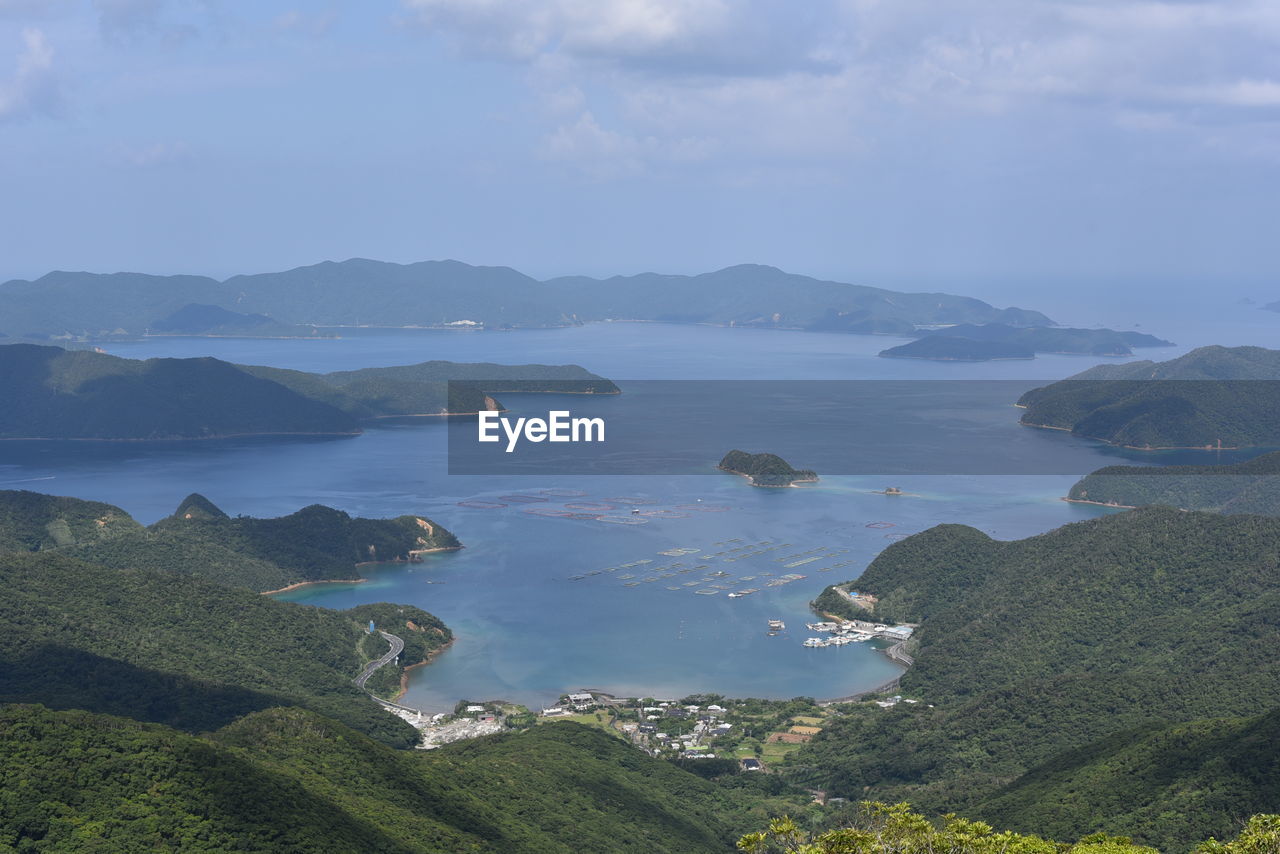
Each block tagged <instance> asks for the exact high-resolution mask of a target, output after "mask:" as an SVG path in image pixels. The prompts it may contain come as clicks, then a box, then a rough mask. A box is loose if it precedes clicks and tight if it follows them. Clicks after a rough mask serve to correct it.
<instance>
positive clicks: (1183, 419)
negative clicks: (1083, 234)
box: [1018, 347, 1280, 449]
mask: <svg viewBox="0 0 1280 854" xmlns="http://www.w3.org/2000/svg"><path fill="white" fill-rule="evenodd" d="M1018 405H1019V406H1022V407H1025V408H1026V410H1027V411H1026V412H1025V413H1023V415H1022V423H1024V424H1028V425H1031V426H1037V427H1056V428H1059V429H1063V430H1070V431H1071V432H1072V433H1074V434H1075V435H1078V436H1084V437H1086V438H1090V439H1099V440H1101V441H1104V442H1108V443H1110V444H1113V445H1123V446H1126V447H1132V448H1148V449H1149V448H1190V447H1195V448H1203V447H1213V446H1221V447H1260V448H1276V447H1280V351H1278V350H1267V349H1264V348H1262V347H1200V348H1198V349H1195V350H1192V351H1191V352H1190V353H1187V354H1186V355H1184V356H1180V357H1179V358H1177V359H1172V360H1170V361H1168V362H1158V363H1157V362H1134V363H1131V364H1127V365H1099V366H1097V367H1094V368H1091V369H1089V370H1087V371H1084V372H1083V373H1080V374H1076V375H1075V376H1073V377H1070V378H1068V379H1065V380H1061V381H1059V382H1056V383H1053V384H1051V385H1048V386H1044V387H1041V388H1037V389H1032V390H1031V391H1029V392H1027V393H1026V394H1024V395H1023V396H1022V398H1021V399H1020V400H1019V401H1018Z"/></svg>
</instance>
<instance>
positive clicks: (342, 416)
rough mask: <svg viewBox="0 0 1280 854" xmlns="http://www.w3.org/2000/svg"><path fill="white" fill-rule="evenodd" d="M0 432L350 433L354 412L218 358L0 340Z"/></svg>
mask: <svg viewBox="0 0 1280 854" xmlns="http://www.w3.org/2000/svg"><path fill="white" fill-rule="evenodd" d="M0 397H3V399H4V400H5V403H6V405H5V406H4V407H3V408H0V439H24V438H41V439H208V438H216V437H223V436H243V435H273V434H284V435H302V434H306V435H352V434H355V433H358V432H360V428H359V425H358V424H357V423H356V421H355V419H354V418H352V417H351V416H350V415H348V414H347V413H345V412H342V411H340V410H338V409H335V408H334V407H333V406H330V405H328V404H326V403H323V402H320V401H316V400H312V399H310V398H307V397H304V396H303V395H300V394H297V393H296V392H293V391H290V390H289V389H287V388H284V387H283V386H281V385H279V384H278V383H274V382H270V381H268V380H264V379H260V378H258V377H254V376H250V375H249V374H247V373H245V372H244V371H242V370H240V369H239V368H237V367H236V366H235V365H232V364H229V363H227V362H222V361H219V360H218V359H211V358H200V359H147V360H146V361H138V360H135V359H121V358H117V357H115V356H108V355H106V354H105V353H94V352H90V351H68V350H63V349H61V348H59V347H40V346H35V345H31V344H12V345H6V346H0Z"/></svg>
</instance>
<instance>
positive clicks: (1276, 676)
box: [794, 508, 1280, 843]
mask: <svg viewBox="0 0 1280 854" xmlns="http://www.w3.org/2000/svg"><path fill="white" fill-rule="evenodd" d="M1277 570H1280V520H1274V519H1267V518H1263V517H1258V516H1219V515H1214V514H1207V513H1184V512H1178V511H1175V510H1171V509H1168V508H1147V509H1144V510H1136V511H1131V512H1129V513H1123V514H1117V515H1114V516H1108V517H1103V518H1099V519H1095V520H1091V521H1088V522H1081V523H1077V524H1073V525H1067V526H1065V527H1063V528H1059V529H1057V530H1055V531H1051V532H1049V533H1046V534H1042V535H1040V536H1036V537H1031V538H1029V539H1025V540H1019V541H1014V542H998V541H995V540H992V539H990V538H988V537H987V536H986V535H984V534H983V533H981V532H979V531H977V530H974V529H972V528H968V527H964V526H957V525H942V526H939V527H936V528H933V529H930V530H929V531H926V532H924V533H922V534H918V535H915V536H913V537H909V538H908V539H906V540H903V541H901V542H899V543H896V544H894V545H892V546H890V547H889V548H888V549H886V550H885V551H884V552H883V553H882V554H881V555H880V556H879V557H878V558H876V560H875V561H873V562H872V564H871V566H870V567H868V569H867V571H866V573H865V574H864V575H863V576H862V577H861V578H860V579H859V580H858V582H857V587H858V590H859V592H860V593H864V594H870V595H871V596H875V597H877V598H878V602H877V604H876V612H875V613H876V616H877V617H878V618H881V619H884V620H886V621H887V620H894V621H910V622H919V623H920V627H919V628H918V629H917V631H916V633H915V636H914V637H913V639H912V642H911V644H912V647H913V649H912V654H913V655H914V657H915V664H914V665H913V666H912V667H911V668H910V669H909V670H907V671H906V672H905V673H904V675H903V677H902V682H901V688H900V689H899V690H900V692H901V693H902V694H903V695H904V696H907V697H911V698H916V699H919V700H921V701H922V702H920V703H917V704H915V705H908V704H899V705H898V706H895V707H894V708H892V709H888V710H884V709H880V708H878V707H875V706H860V707H855V708H854V709H853V710H852V711H851V713H850V714H849V715H847V716H845V717H842V718H839V719H837V720H836V721H834V722H833V723H832V724H831V725H830V726H828V727H827V728H826V729H825V730H824V732H823V733H822V734H821V735H820V736H818V737H817V738H815V739H814V740H813V741H812V742H811V743H810V744H808V745H806V746H805V747H804V748H802V749H801V750H800V751H798V752H797V753H796V754H795V756H794V760H795V762H796V764H797V767H798V769H799V768H801V767H803V768H805V769H808V770H806V771H803V772H801V771H799V770H797V772H796V773H798V774H800V775H801V777H802V778H803V779H809V780H811V781H812V782H815V783H818V784H820V785H824V786H829V787H830V788H832V789H833V790H834V791H835V792H837V793H839V794H842V795H846V796H851V797H862V796H864V793H867V792H869V793H870V794H871V795H872V796H874V797H876V798H881V799H898V798H906V799H909V800H911V801H912V802H913V803H916V804H918V805H920V806H924V807H926V808H927V809H930V810H949V809H961V810H963V809H967V808H969V807H972V806H974V805H975V804H977V803H978V802H980V801H982V800H983V799H984V798H987V797H990V796H992V795H993V794H994V793H995V792H996V791H998V790H999V789H1000V788H1001V787H1002V786H1004V785H1006V784H1008V783H1009V782H1011V781H1013V780H1014V779H1016V778H1017V777H1019V776H1021V775H1023V774H1025V773H1027V772H1028V771H1030V770H1031V769H1033V768H1035V767H1036V766H1038V765H1040V764H1042V763H1045V762H1048V761H1050V760H1051V759H1053V758H1054V757H1056V756H1058V755H1060V754H1062V753H1063V752H1064V751H1069V750H1077V749H1081V748H1084V747H1087V746H1089V745H1090V744H1093V743H1095V742H1098V741H1100V740H1101V739H1104V738H1107V737H1110V736H1113V735H1116V734H1117V733H1120V732H1123V731H1126V730H1132V729H1134V728H1136V727H1139V726H1144V725H1146V724H1149V723H1151V722H1152V721H1166V722H1180V721H1193V720H1199V719H1209V718H1226V717H1241V716H1249V715H1257V714H1261V713H1263V712H1266V711H1269V710H1271V709H1275V708H1280V659H1277V657H1276V656H1275V655H1274V650H1275V649H1276V648H1277V647H1276V644H1277V643H1278V642H1280V572H1278V571H1277ZM839 598H840V597H838V596H837V595H836V594H835V593H834V592H832V591H828V592H827V593H825V594H824V597H823V599H822V600H820V602H819V603H818V604H819V605H820V606H821V605H826V604H830V605H832V606H833V607H836V608H839V607H841V605H840V603H839V601H837V600H839ZM846 607H847V606H846ZM868 787H869V788H868ZM1094 818H1095V819H1097V820H1098V821H1100V822H1106V823H1107V824H1108V826H1109V827H1111V828H1114V832H1120V829H1119V827H1118V825H1121V824H1122V822H1121V821H1119V820H1118V819H1119V817H1116V816H1108V815H1103V814H1100V815H1096V816H1094ZM1078 830H1079V832H1080V833H1084V832H1087V831H1088V828H1083V827H1081V828H1078ZM1073 832H1075V831H1073ZM1126 832H1127V831H1126ZM1169 832H1170V833H1174V831H1173V830H1170V831H1169ZM1179 841H1180V842H1187V843H1190V842H1193V841H1195V840H1194V839H1192V838H1189V837H1186V838H1181V837H1180V838H1179Z"/></svg>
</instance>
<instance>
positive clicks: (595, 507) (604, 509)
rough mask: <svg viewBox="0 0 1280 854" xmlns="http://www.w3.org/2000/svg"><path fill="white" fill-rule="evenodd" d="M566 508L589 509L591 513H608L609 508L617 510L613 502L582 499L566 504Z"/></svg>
mask: <svg viewBox="0 0 1280 854" xmlns="http://www.w3.org/2000/svg"><path fill="white" fill-rule="evenodd" d="M564 509H566V510H581V511H590V512H592V513H608V512H609V511H610V510H617V509H618V508H617V506H616V505H613V504H605V503H604V502H601V501H583V502H579V503H577V504H566V505H565V506H564Z"/></svg>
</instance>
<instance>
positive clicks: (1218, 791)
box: [973, 711, 1280, 850]
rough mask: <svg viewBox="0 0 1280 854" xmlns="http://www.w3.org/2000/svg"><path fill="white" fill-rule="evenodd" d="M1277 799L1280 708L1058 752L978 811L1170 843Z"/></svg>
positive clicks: (1033, 828) (1029, 828)
mask: <svg viewBox="0 0 1280 854" xmlns="http://www.w3.org/2000/svg"><path fill="white" fill-rule="evenodd" d="M1277 805H1280V711H1273V712H1269V713H1267V714H1265V715H1258V716H1254V717H1249V718H1226V719H1217V720H1207V721H1191V722H1189V723H1178V724H1151V725H1149V726H1145V727H1140V728H1138V729H1137V730H1130V731H1127V732H1123V733H1119V734H1117V735H1115V736H1112V737H1110V738H1107V739H1104V740H1102V741H1100V742H1096V743H1094V744H1090V745H1088V746H1087V747H1084V748H1081V749H1080V750H1075V751H1071V752H1069V753H1065V754H1062V755H1060V756H1057V757H1054V758H1053V759H1051V760H1050V761H1048V762H1046V763H1045V764H1043V765H1041V766H1039V767H1037V768H1035V769H1033V770H1031V771H1029V772H1028V773H1027V774H1025V775H1023V776H1022V777H1019V778H1018V779H1017V780H1015V781H1014V782H1013V783H1011V784H1009V785H1008V786H1006V787H1005V788H1004V789H1003V790H1001V791H1000V792H999V793H998V794H997V795H995V796H994V797H992V798H990V799H988V800H986V801H984V802H983V803H981V804H980V805H978V806H977V807H976V808H975V809H974V810H973V812H974V813H975V814H976V815H978V816H980V817H982V818H983V819H986V820H987V821H990V822H992V823H994V824H996V825H997V826H1000V827H1009V828H1011V829H1014V830H1022V831H1024V832H1034V833H1038V834H1041V835H1044V836H1057V837H1062V836H1063V835H1064V834H1065V835H1067V836H1068V837H1069V836H1070V834H1072V833H1075V832H1077V831H1078V829H1079V828H1082V827H1092V828H1097V829H1103V828H1114V827H1124V828H1125V834H1126V835H1129V834H1132V835H1134V836H1137V837H1139V838H1141V839H1143V840H1145V841H1147V842H1148V843H1149V844H1154V845H1156V846H1158V847H1160V848H1162V849H1164V850H1178V849H1179V848H1185V847H1186V845H1187V842H1188V841H1190V840H1199V839H1207V838H1209V837H1210V836H1214V835H1217V836H1218V837H1219V838H1221V837H1222V835H1223V833H1224V832H1229V830H1226V829H1230V828H1231V826H1232V824H1234V823H1235V821H1237V820H1238V819H1241V818H1243V817H1246V816H1249V815H1251V814H1254V813H1260V812H1268V811H1272V810H1275V809H1277Z"/></svg>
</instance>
